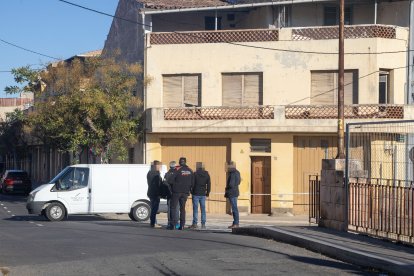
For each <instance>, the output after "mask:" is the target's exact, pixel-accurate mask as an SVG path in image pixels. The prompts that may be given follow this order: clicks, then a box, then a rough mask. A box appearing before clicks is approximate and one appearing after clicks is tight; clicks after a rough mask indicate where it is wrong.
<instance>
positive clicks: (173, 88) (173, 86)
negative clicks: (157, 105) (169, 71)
mask: <svg viewBox="0 0 414 276" xmlns="http://www.w3.org/2000/svg"><path fill="white" fill-rule="evenodd" d="M182 82H183V79H182V76H163V90H164V93H163V106H164V107H181V106H182V102H183V92H182V86H183V84H182Z"/></svg>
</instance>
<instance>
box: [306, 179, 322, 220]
mask: <svg viewBox="0 0 414 276" xmlns="http://www.w3.org/2000/svg"><path fill="white" fill-rule="evenodd" d="M320 187H321V180H320V176H319V175H310V176H309V222H310V223H316V224H318V223H319V218H320V214H321V212H320Z"/></svg>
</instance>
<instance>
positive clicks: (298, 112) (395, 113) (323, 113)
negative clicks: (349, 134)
mask: <svg viewBox="0 0 414 276" xmlns="http://www.w3.org/2000/svg"><path fill="white" fill-rule="evenodd" d="M344 113H345V118H346V119H404V106H403V105H374V104H367V105H347V106H345V112H344ZM285 117H286V119H336V118H338V106H336V105H292V106H286V107H285Z"/></svg>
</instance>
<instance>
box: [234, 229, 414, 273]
mask: <svg viewBox="0 0 414 276" xmlns="http://www.w3.org/2000/svg"><path fill="white" fill-rule="evenodd" d="M232 233H233V234H236V235H249V236H256V237H261V238H270V239H273V240H276V241H279V242H283V243H288V244H291V245H295V246H299V247H303V248H306V249H308V250H311V251H316V252H318V253H321V254H323V255H326V256H328V257H331V258H335V259H337V260H340V261H343V262H347V263H350V264H354V265H357V266H360V267H364V268H374V269H378V270H380V271H385V272H388V273H392V274H396V275H413V274H412V273H413V270H414V264H413V263H407V262H403V261H397V260H392V259H387V258H383V257H380V256H376V255H373V254H370V253H367V252H363V251H359V250H354V249H350V248H346V247H344V246H340V245H336V244H332V243H329V242H325V241H321V240H317V239H313V238H308V237H305V236H302V235H298V234H296V233H291V232H289V231H285V230H282V229H278V228H273V227H246V228H244V227H241V228H235V229H233V231H232Z"/></svg>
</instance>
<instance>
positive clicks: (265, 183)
mask: <svg viewBox="0 0 414 276" xmlns="http://www.w3.org/2000/svg"><path fill="white" fill-rule="evenodd" d="M270 161H271V159H270V156H263V157H252V186H251V187H252V188H251V193H252V196H251V202H252V206H251V213H252V214H270V212H271V199H272V196H271V173H270V167H271V166H270V163H271V162H270Z"/></svg>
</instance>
